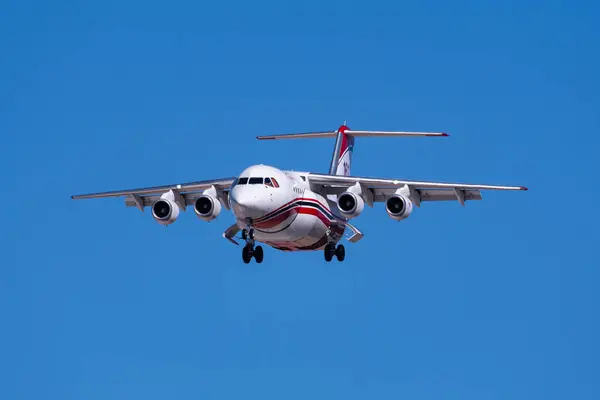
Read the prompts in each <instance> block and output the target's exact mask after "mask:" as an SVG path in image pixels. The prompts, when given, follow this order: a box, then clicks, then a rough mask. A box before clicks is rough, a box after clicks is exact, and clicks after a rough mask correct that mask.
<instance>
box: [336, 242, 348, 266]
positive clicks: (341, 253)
mask: <svg viewBox="0 0 600 400" xmlns="http://www.w3.org/2000/svg"><path fill="white" fill-rule="evenodd" d="M335 256H336V257H337V259H338V261H339V262H342V261H344V259H345V258H346V249H345V248H344V245H343V244H340V245H338V247H337V249H335Z"/></svg>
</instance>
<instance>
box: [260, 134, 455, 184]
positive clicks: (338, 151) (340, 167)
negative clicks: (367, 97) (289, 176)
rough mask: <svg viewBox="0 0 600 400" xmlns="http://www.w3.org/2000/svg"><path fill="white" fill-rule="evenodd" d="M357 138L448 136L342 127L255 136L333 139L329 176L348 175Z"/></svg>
mask: <svg viewBox="0 0 600 400" xmlns="http://www.w3.org/2000/svg"><path fill="white" fill-rule="evenodd" d="M358 136H370V137H376V136H380V137H382V136H388V137H390V136H405V137H411V136H449V135H448V134H447V133H443V132H396V131H353V130H351V129H350V128H348V127H347V126H346V124H345V123H344V125H342V126H340V127H339V128H338V129H337V131H321V132H305V133H286V134H278V135H267V136H257V137H256V138H257V139H258V140H275V139H313V138H330V137H331V138H332V137H335V138H336V140H335V147H334V150H333V155H332V157H331V164H330V166H329V174H330V175H342V176H349V175H350V167H351V166H352V152H353V151H354V138H355V137H358Z"/></svg>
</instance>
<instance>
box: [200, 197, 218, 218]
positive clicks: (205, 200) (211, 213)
mask: <svg viewBox="0 0 600 400" xmlns="http://www.w3.org/2000/svg"><path fill="white" fill-rule="evenodd" d="M194 212H195V213H196V215H197V216H198V218H200V219H202V220H204V221H212V220H213V219H215V218H217V217H218V216H219V214H220V213H221V202H220V201H219V199H217V198H215V197H213V196H210V195H208V194H203V195H202V196H200V197H198V198H197V199H196V202H195V203H194Z"/></svg>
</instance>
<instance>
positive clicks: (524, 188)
mask: <svg viewBox="0 0 600 400" xmlns="http://www.w3.org/2000/svg"><path fill="white" fill-rule="evenodd" d="M521 190H529V188H526V187H525V186H521Z"/></svg>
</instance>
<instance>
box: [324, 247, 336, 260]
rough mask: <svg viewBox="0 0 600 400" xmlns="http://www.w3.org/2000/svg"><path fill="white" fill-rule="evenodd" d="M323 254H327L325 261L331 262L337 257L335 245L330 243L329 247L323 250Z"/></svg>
mask: <svg viewBox="0 0 600 400" xmlns="http://www.w3.org/2000/svg"><path fill="white" fill-rule="evenodd" d="M323 253H324V254H325V261H327V262H329V261H331V260H332V259H333V256H334V255H335V244H333V243H330V244H328V245H327V246H325V249H323Z"/></svg>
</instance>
